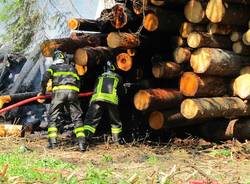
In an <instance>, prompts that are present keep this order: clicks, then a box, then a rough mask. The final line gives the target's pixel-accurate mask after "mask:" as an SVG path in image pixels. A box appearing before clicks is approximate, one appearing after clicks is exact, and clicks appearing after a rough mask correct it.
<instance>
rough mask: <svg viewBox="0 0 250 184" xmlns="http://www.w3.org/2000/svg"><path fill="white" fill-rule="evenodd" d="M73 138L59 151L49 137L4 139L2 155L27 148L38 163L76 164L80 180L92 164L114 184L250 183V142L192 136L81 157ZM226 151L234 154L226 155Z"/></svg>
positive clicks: (95, 148)
mask: <svg viewBox="0 0 250 184" xmlns="http://www.w3.org/2000/svg"><path fill="white" fill-rule="evenodd" d="M68 139H69V138H68V137H64V138H61V140H60V141H61V145H60V147H59V148H57V149H55V150H53V151H52V150H49V149H47V147H46V146H47V140H46V135H42V134H34V135H28V136H26V137H25V138H1V140H0V147H1V149H0V153H7V152H9V151H12V150H15V149H17V148H19V147H20V146H21V145H25V147H27V148H28V149H30V150H32V151H34V152H35V153H36V154H37V156H38V158H39V157H43V156H45V155H46V156H49V157H55V158H57V159H61V160H63V161H67V162H70V163H73V164H75V165H77V166H78V167H80V168H81V173H78V174H79V175H80V174H82V173H84V172H85V171H86V168H87V165H88V164H89V163H91V164H92V165H94V166H95V167H98V168H100V169H107V168H109V169H111V171H112V172H111V178H112V179H111V180H112V181H110V183H118V181H119V180H120V179H121V178H122V179H124V180H126V181H129V183H143V184H144V183H150V184H154V183H164V181H165V183H169V184H170V183H176V184H184V183H189V182H190V180H204V181H206V182H207V183H211V182H212V181H217V182H218V183H221V184H222V183H223V184H249V183H250V142H247V141H246V142H244V143H240V142H238V141H229V142H225V143H223V144H215V143H210V142H206V141H204V140H202V139H195V138H192V137H190V138H188V139H185V140H181V139H174V140H171V141H170V142H169V143H166V144H161V145H157V143H154V144H152V142H148V141H147V142H144V143H139V142H133V143H129V144H126V145H122V146H115V145H111V144H108V143H105V142H99V143H98V144H95V145H92V146H91V147H90V148H89V150H88V151H86V152H84V153H81V152H78V151H77V147H76V146H73V145H71V144H68V143H67V141H68ZM225 150H226V151H227V152H226V153H229V154H224V152H225ZM223 151H224V152H223ZM76 174H77V173H76ZM203 183H205V182H203Z"/></svg>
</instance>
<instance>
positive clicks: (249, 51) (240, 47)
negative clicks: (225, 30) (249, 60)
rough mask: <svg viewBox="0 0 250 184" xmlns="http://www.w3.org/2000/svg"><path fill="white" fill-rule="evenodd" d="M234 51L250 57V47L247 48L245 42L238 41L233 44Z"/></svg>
mask: <svg viewBox="0 0 250 184" xmlns="http://www.w3.org/2000/svg"><path fill="white" fill-rule="evenodd" d="M233 51H234V52H235V53H236V54H240V55H247V56H250V46H246V45H245V44H244V43H243V42H241V41H238V42H235V43H234V44H233Z"/></svg>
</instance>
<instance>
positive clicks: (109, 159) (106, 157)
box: [101, 154, 113, 163]
mask: <svg viewBox="0 0 250 184" xmlns="http://www.w3.org/2000/svg"><path fill="white" fill-rule="evenodd" d="M101 161H102V162H103V163H109V162H113V157H112V156H111V155H108V154H107V155H103V156H102V159H101Z"/></svg>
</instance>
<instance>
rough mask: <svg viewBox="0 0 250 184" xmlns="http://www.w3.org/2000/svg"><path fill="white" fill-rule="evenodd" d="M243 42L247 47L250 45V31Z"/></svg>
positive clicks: (245, 34)
mask: <svg viewBox="0 0 250 184" xmlns="http://www.w3.org/2000/svg"><path fill="white" fill-rule="evenodd" d="M242 41H243V43H244V44H245V45H250V29H249V30H248V31H247V32H246V33H244V34H243V37H242Z"/></svg>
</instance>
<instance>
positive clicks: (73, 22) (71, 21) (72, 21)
mask: <svg viewBox="0 0 250 184" xmlns="http://www.w3.org/2000/svg"><path fill="white" fill-rule="evenodd" d="M79 25H80V24H79V22H78V20H77V19H69V20H68V28H70V29H73V30H76V29H77V28H78V27H79Z"/></svg>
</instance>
